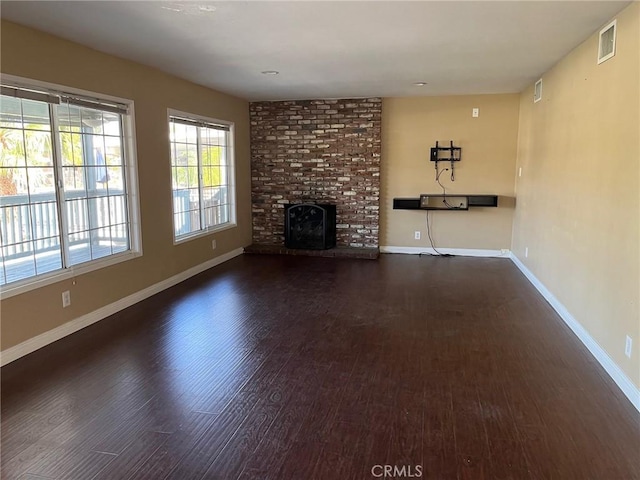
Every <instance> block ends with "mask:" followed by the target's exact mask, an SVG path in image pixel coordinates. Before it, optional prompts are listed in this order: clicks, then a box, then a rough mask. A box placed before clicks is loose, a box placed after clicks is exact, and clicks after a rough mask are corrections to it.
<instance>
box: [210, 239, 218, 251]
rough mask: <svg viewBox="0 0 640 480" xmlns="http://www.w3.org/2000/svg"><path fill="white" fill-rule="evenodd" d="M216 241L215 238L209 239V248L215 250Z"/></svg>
mask: <svg viewBox="0 0 640 480" xmlns="http://www.w3.org/2000/svg"><path fill="white" fill-rule="evenodd" d="M216 246H217V245H216V241H215V240H211V250H215V249H216Z"/></svg>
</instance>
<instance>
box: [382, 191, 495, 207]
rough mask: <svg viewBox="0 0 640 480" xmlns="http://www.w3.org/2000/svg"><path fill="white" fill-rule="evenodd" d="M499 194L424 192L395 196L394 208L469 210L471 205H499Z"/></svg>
mask: <svg viewBox="0 0 640 480" xmlns="http://www.w3.org/2000/svg"><path fill="white" fill-rule="evenodd" d="M497 206H498V196H497V195H466V194H465V195H455V194H451V195H449V194H447V195H443V194H430V193H423V194H422V195H420V196H419V197H417V198H394V199H393V209H394V210H469V208H471V207H497Z"/></svg>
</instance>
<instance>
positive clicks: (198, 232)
mask: <svg viewBox="0 0 640 480" xmlns="http://www.w3.org/2000/svg"><path fill="white" fill-rule="evenodd" d="M237 226H238V224H237V223H230V222H227V223H221V224H220V225H214V226H213V227H207V228H206V229H204V230H196V231H195V232H191V233H188V234H186V235H182V236H180V237H179V238H175V236H174V237H173V244H174V245H180V244H181V243H185V242H190V241H191V240H195V239H196V238H201V237H207V236H209V235H213V234H214V233H219V232H222V231H224V230H229V229H230V228H236V227H237ZM174 231H175V230H174Z"/></svg>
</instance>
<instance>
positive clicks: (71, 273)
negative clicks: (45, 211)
mask: <svg viewBox="0 0 640 480" xmlns="http://www.w3.org/2000/svg"><path fill="white" fill-rule="evenodd" d="M141 256H142V252H141V251H140V252H135V251H131V250H129V251H126V252H122V253H116V254H113V255H109V256H107V257H102V258H98V259H96V260H90V261H88V262H84V263H79V264H78V265H72V266H70V267H69V268H61V269H58V270H54V271H53V272H47V273H43V274H40V275H36V276H34V277H28V278H25V279H23V280H18V281H16V282H11V283H7V284H5V285H2V286H0V299H1V300H4V299H5V298H10V297H14V296H16V295H20V294H21V293H26V292H30V291H31V290H36V289H38V288H42V287H46V286H47V285H51V284H52V283H58V282H62V281H63V280H68V279H70V278H73V277H79V276H80V275H84V274H85V273H89V272H93V271H94V270H100V269H101V268H106V267H110V266H111V265H116V264H118V263H122V262H126V261H129V260H133V259H134V258H138V257H141Z"/></svg>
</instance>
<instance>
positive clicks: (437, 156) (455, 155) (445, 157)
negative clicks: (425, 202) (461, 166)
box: [430, 140, 462, 182]
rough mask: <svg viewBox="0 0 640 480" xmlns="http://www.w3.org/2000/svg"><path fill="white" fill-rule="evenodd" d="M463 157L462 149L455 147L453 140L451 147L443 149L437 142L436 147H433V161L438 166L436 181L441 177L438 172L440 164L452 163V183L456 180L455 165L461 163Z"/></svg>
mask: <svg viewBox="0 0 640 480" xmlns="http://www.w3.org/2000/svg"><path fill="white" fill-rule="evenodd" d="M461 157H462V147H456V146H454V145H453V140H451V145H450V146H449V147H441V146H440V145H438V142H436V146H435V147H431V159H430V160H431V161H432V162H435V165H436V180H438V177H439V170H438V162H451V181H452V182H453V181H454V180H455V174H454V169H453V165H454V164H455V162H459V161H460V158H461Z"/></svg>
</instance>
